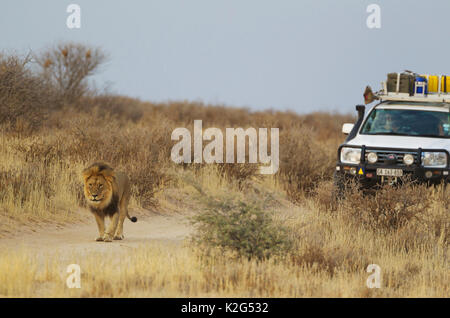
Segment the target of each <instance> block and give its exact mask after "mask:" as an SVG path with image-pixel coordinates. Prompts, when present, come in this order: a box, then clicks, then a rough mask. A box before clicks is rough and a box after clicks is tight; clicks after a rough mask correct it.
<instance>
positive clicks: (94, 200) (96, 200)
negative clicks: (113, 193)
mask: <svg viewBox="0 0 450 318" xmlns="http://www.w3.org/2000/svg"><path fill="white" fill-rule="evenodd" d="M91 201H92V202H100V201H101V200H100V199H91Z"/></svg>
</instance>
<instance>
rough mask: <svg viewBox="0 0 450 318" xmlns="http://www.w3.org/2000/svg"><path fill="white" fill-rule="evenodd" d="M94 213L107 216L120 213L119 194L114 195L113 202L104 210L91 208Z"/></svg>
mask: <svg viewBox="0 0 450 318" xmlns="http://www.w3.org/2000/svg"><path fill="white" fill-rule="evenodd" d="M89 208H90V210H91V212H92V213H102V214H103V215H105V216H113V215H114V213H116V212H118V211H119V197H118V196H117V194H113V197H112V198H111V202H109V204H108V205H107V206H106V207H104V208H103V209H97V208H95V207H93V206H89Z"/></svg>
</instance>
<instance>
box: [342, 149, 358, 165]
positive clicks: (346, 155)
mask: <svg viewBox="0 0 450 318" xmlns="http://www.w3.org/2000/svg"><path fill="white" fill-rule="evenodd" d="M360 161H361V148H348V147H342V149H341V162H343V163H359V162H360Z"/></svg>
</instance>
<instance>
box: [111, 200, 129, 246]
mask: <svg viewBox="0 0 450 318" xmlns="http://www.w3.org/2000/svg"><path fill="white" fill-rule="evenodd" d="M129 200H130V193H129V192H128V191H127V192H126V193H125V194H124V196H123V197H122V200H121V201H120V207H119V224H118V226H117V232H116V234H115V235H114V239H115V240H123V239H124V236H123V222H124V221H125V218H126V217H127V215H128V202H129Z"/></svg>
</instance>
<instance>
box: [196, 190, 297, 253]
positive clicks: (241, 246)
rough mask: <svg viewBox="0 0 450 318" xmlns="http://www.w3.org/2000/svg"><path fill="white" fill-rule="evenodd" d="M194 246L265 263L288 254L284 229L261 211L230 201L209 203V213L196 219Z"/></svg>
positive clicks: (211, 200) (288, 241) (287, 238)
mask: <svg viewBox="0 0 450 318" xmlns="http://www.w3.org/2000/svg"><path fill="white" fill-rule="evenodd" d="M193 224H195V225H197V228H198V232H197V234H196V236H195V237H194V242H196V243H197V244H199V245H201V246H205V247H207V248H219V249H221V250H223V251H232V252H235V253H236V255H237V256H239V257H246V258H249V259H251V258H257V259H264V258H267V257H270V256H272V255H279V254H280V253H282V252H285V251H287V250H289V248H290V246H291V240H290V239H289V236H288V233H287V230H286V228H285V227H284V226H283V225H281V224H278V223H276V222H275V221H274V220H273V218H272V215H271V213H269V212H267V211H264V210H263V209H261V208H260V207H258V206H256V205H254V204H249V203H245V202H242V201H238V202H234V201H233V200H219V201H217V200H214V199H211V198H210V199H208V209H207V210H206V211H205V212H204V213H201V214H199V215H197V216H195V217H193Z"/></svg>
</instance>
